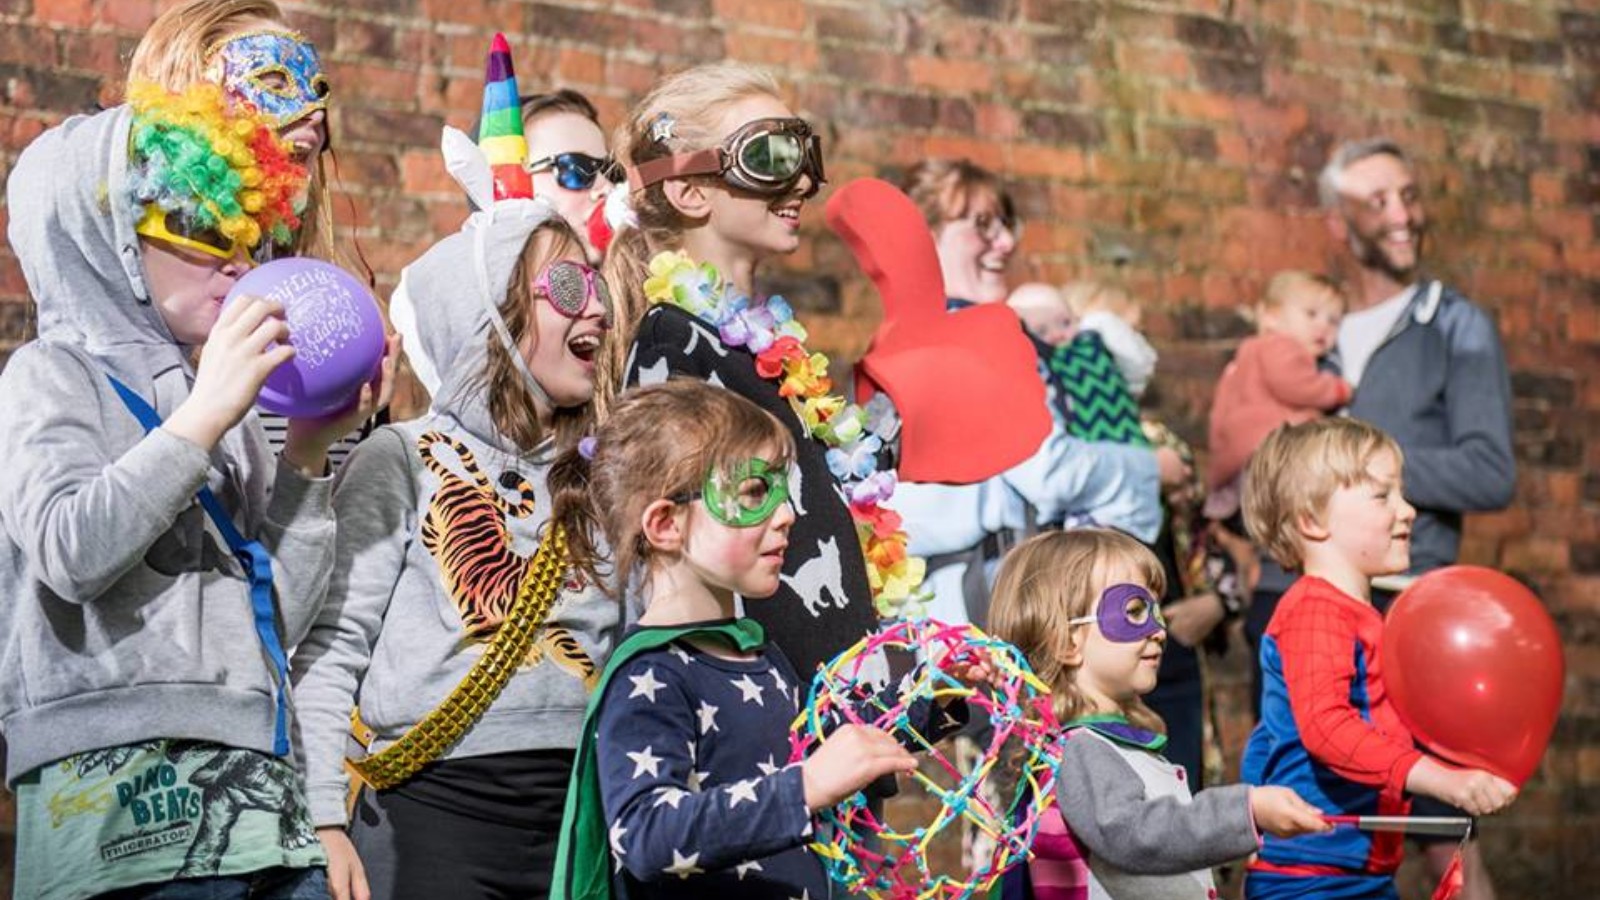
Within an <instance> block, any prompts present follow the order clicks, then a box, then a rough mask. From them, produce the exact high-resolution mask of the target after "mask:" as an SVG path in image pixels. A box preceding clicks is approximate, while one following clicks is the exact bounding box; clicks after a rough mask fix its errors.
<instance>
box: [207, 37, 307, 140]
mask: <svg viewBox="0 0 1600 900" xmlns="http://www.w3.org/2000/svg"><path fill="white" fill-rule="evenodd" d="M206 56H207V59H208V60H209V64H210V66H211V67H212V70H213V72H214V73H215V74H216V75H218V76H220V81H221V82H222V86H223V87H224V88H226V89H227V91H228V93H230V94H232V95H234V96H235V97H240V98H242V99H244V100H248V101H249V102H251V103H253V104H255V106H256V108H257V109H259V110H260V111H261V112H262V113H263V114H265V115H266V116H267V117H268V118H270V119H272V120H273V121H274V122H276V123H277V124H278V126H279V127H282V126H284V125H288V124H290V123H291V122H297V121H299V120H300V119H303V118H305V117H306V116H308V115H310V114H311V113H312V112H314V111H316V110H319V109H327V108H328V91H329V89H330V88H329V85H328V76H326V75H324V74H322V61H321V60H319V59H317V50H316V48H315V47H313V46H311V42H310V41H307V40H306V39H305V36H304V35H301V34H298V33H296V32H293V31H255V32H250V33H247V34H241V35H236V36H234V37H230V38H228V39H227V40H225V41H223V42H221V43H220V44H217V45H215V46H214V47H213V48H212V49H211V50H210V52H209V53H207V54H206Z"/></svg>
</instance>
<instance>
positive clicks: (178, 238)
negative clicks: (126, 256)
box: [133, 203, 294, 266]
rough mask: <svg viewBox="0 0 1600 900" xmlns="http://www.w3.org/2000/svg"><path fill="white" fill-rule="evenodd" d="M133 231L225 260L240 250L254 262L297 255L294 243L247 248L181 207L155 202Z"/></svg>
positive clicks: (260, 263) (235, 256)
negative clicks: (169, 207) (192, 217)
mask: <svg viewBox="0 0 1600 900" xmlns="http://www.w3.org/2000/svg"><path fill="white" fill-rule="evenodd" d="M133 230H134V233H136V234H139V235H141V236H143V237H147V238H151V239H153V240H158V241H162V242H165V243H168V244H172V245H173V246H177V247H183V248H186V249H189V250H197V251H199V252H201V253H204V254H205V255H207V256H212V257H215V258H217V259H220V260H222V261H223V262H228V261H230V260H233V259H237V258H238V256H239V252H240V251H241V250H244V251H246V252H247V254H248V256H249V258H250V261H251V262H252V263H254V264H255V265H258V266H259V265H262V264H263V263H267V262H271V261H272V260H274V259H281V258H283V257H286V256H293V255H294V247H293V245H292V244H278V243H274V242H272V241H267V240H264V241H262V242H261V243H259V244H258V245H256V246H255V247H247V246H246V245H245V244H244V242H243V241H236V240H234V239H232V238H229V237H228V236H226V235H224V234H222V233H221V232H219V231H217V230H216V229H214V228H209V227H205V226H202V225H199V224H197V223H194V222H191V221H190V220H189V217H188V215H186V214H185V213H184V212H182V211H181V210H170V211H169V210H164V209H162V208H161V207H160V206H157V205H156V204H154V203H151V204H146V206H145V208H144V217H143V218H141V219H140V220H139V224H137V225H135V226H134V227H133Z"/></svg>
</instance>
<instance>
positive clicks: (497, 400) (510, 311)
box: [480, 217, 610, 450]
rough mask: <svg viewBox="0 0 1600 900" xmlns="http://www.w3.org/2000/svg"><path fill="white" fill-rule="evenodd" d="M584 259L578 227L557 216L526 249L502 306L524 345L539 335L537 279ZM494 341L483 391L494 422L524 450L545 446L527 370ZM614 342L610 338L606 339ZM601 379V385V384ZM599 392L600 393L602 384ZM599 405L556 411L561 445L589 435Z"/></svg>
mask: <svg viewBox="0 0 1600 900" xmlns="http://www.w3.org/2000/svg"><path fill="white" fill-rule="evenodd" d="M562 257H568V258H572V259H582V258H583V244H582V243H581V242H580V241H579V240H578V236H577V235H576V234H574V233H573V231H572V228H571V227H569V226H568V225H567V223H566V222H565V221H562V220H561V219H560V218H558V217H553V218H551V219H549V220H548V221H546V222H545V223H544V224H542V225H540V226H539V227H538V228H535V229H534V230H533V233H532V234H530V235H529V236H528V243H527V244H526V245H525V246H524V247H523V249H522V257H521V258H520V259H518V260H517V265H516V267H515V268H514V269H512V270H511V282H510V283H509V284H508V285H507V286H506V298H505V300H504V301H502V302H501V304H500V316H501V318H503V319H505V322H506V330H508V331H510V332H511V339H512V340H513V341H515V342H517V343H518V344H519V345H520V344H521V342H522V338H523V336H524V335H526V334H527V333H528V332H529V331H532V332H534V334H535V335H537V333H538V325H537V324H536V323H537V319H536V318H535V317H534V312H533V304H534V296H533V288H532V285H531V284H530V282H531V281H532V280H533V278H534V276H535V275H536V274H537V273H538V272H539V270H540V269H543V268H544V267H545V266H546V265H548V264H550V263H551V262H553V261H554V260H556V259H559V258H562ZM484 340H485V341H487V342H488V347H489V353H488V361H487V363H486V364H485V366H484V371H483V375H482V378H481V382H480V383H481V387H482V390H483V391H484V393H485V394H486V395H487V400H488V404H489V417H490V419H491V420H493V422H494V426H495V428H497V429H499V431H500V433H501V434H503V435H505V436H506V437H508V438H510V439H511V441H512V443H514V444H516V445H517V446H518V447H520V448H521V449H523V450H532V449H533V448H534V447H537V446H538V445H539V444H540V442H542V441H543V440H544V439H545V437H546V434H545V430H544V428H542V427H541V426H540V425H539V415H538V408H537V406H535V404H534V399H533V395H532V394H531V393H530V392H529V390H528V386H527V384H526V383H525V382H524V381H523V375H522V370H521V368H520V367H518V366H517V365H516V363H515V362H513V361H512V359H511V354H510V352H509V351H508V350H506V348H505V347H504V346H503V345H502V344H501V343H500V340H499V338H498V337H497V336H496V335H495V333H494V332H493V331H492V330H491V331H490V332H489V334H488V335H487V336H486V337H485V338H484ZM605 340H610V335H609V334H607V336H606V337H605V338H604V339H602V346H604V343H603V341H605ZM598 380H599V379H598V376H597V378H596V381H597V382H598ZM595 389H596V391H598V390H599V385H598V383H597V384H596V388H595ZM593 405H594V404H593V401H591V402H590V403H585V404H584V405H582V406H579V407H571V408H558V409H555V410H553V411H552V422H551V424H552V429H553V431H554V434H555V438H556V446H557V447H560V448H566V447H570V446H572V445H573V444H575V443H576V442H577V440H578V436H579V435H580V434H582V433H583V432H584V431H585V430H587V428H588V426H589V423H590V420H591V419H592V418H593V416H592V407H593Z"/></svg>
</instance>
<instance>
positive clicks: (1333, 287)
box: [1257, 269, 1345, 318]
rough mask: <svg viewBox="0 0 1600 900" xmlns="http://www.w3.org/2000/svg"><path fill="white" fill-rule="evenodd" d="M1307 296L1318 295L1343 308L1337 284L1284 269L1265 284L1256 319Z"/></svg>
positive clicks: (1306, 273)
mask: <svg viewBox="0 0 1600 900" xmlns="http://www.w3.org/2000/svg"><path fill="white" fill-rule="evenodd" d="M1307 294H1320V295H1322V296H1324V297H1327V298H1329V299H1331V300H1333V301H1334V302H1335V303H1337V304H1339V308H1340V309H1343V308H1344V305H1345V297H1344V291H1341V290H1339V286H1338V285H1337V284H1334V283H1333V282H1332V281H1331V280H1329V279H1327V278H1324V277H1323V276H1321V275H1315V274H1312V273H1311V272H1302V271H1300V270H1299V269H1286V270H1284V271H1282V272H1279V273H1278V274H1276V275H1274V276H1272V280H1271V281H1268V282H1267V289H1266V291H1264V292H1263V293H1262V294H1261V304H1260V306H1259V308H1258V310H1257V312H1258V318H1259V313H1262V312H1266V311H1267V310H1269V309H1282V308H1283V305H1284V304H1285V303H1288V302H1289V301H1290V300H1292V299H1294V298H1295V297H1303V296H1305V295H1307Z"/></svg>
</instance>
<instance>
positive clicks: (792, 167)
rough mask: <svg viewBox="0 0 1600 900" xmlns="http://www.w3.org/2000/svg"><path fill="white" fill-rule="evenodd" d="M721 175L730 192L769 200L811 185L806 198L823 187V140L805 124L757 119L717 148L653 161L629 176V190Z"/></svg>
mask: <svg viewBox="0 0 1600 900" xmlns="http://www.w3.org/2000/svg"><path fill="white" fill-rule="evenodd" d="M690 175H720V176H722V179H723V180H724V181H725V182H727V184H728V186H729V187H732V188H735V189H737V190H741V191H747V192H749V193H752V194H761V195H764V196H769V197H776V196H781V195H783V194H787V193H789V192H790V191H792V190H794V186H795V185H796V184H797V183H799V181H800V178H801V176H807V177H809V179H810V183H809V185H808V186H807V187H806V191H805V193H804V194H803V195H802V196H803V197H805V198H810V197H814V196H816V193H817V192H818V191H820V190H822V185H823V184H825V183H827V177H826V176H825V175H824V173H823V170H822V138H820V137H818V136H817V135H816V133H815V132H813V131H812V130H811V123H809V122H807V121H806V120H805V119H756V120H755V121H753V122H747V123H745V124H744V125H742V126H740V127H739V129H738V130H737V131H735V132H734V133H733V134H730V135H728V138H727V140H725V141H723V142H722V146H720V147H711V148H708V149H705V150H696V151H695V152H693V153H675V154H673V155H671V156H665V157H662V158H660V159H652V160H650V161H649V162H646V163H643V164H641V165H640V166H639V167H638V168H635V169H630V170H629V172H628V184H629V186H630V187H631V188H632V189H633V190H639V189H641V188H645V187H649V186H650V185H652V184H655V183H657V182H661V181H666V180H667V179H669V178H684V177H687V176H690Z"/></svg>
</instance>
